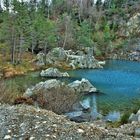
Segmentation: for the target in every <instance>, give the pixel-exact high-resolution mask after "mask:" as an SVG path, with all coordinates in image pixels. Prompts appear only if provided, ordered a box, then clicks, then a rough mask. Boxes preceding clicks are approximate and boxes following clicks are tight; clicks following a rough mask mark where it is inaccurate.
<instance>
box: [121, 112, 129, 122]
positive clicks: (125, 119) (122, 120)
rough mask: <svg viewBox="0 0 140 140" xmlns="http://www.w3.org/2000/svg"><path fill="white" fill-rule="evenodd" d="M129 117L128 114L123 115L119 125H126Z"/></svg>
mask: <svg viewBox="0 0 140 140" xmlns="http://www.w3.org/2000/svg"><path fill="white" fill-rule="evenodd" d="M129 117H130V113H125V114H124V115H123V116H122V117H121V120H120V123H121V125H122V124H126V123H128V119H129Z"/></svg>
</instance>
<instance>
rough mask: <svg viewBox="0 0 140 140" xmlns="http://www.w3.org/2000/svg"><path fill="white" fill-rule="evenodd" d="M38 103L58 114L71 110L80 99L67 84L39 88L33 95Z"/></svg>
mask: <svg viewBox="0 0 140 140" xmlns="http://www.w3.org/2000/svg"><path fill="white" fill-rule="evenodd" d="M31 98H32V99H33V100H34V101H35V102H37V104H38V105H39V106H40V107H42V108H45V109H47V110H51V111H53V112H55V113H57V114H62V113H66V112H69V111H70V110H71V109H72V105H73V104H74V103H75V102H76V101H77V100H78V95H76V93H75V92H74V90H72V89H70V88H69V87H67V86H61V87H57V88H52V89H50V90H47V91H45V90H43V89H42V90H39V91H37V93H36V94H34V95H33V96H32V97H31Z"/></svg>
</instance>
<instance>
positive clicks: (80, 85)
mask: <svg viewBox="0 0 140 140" xmlns="http://www.w3.org/2000/svg"><path fill="white" fill-rule="evenodd" d="M68 86H69V87H70V88H73V89H74V90H75V91H76V92H80V93H81V92H82V93H87V92H88V93H89V92H97V89H96V88H95V87H94V86H93V85H92V84H91V83H90V82H89V81H88V80H87V79H84V78H83V79H82V80H81V81H79V80H76V81H74V82H72V83H70V84H68Z"/></svg>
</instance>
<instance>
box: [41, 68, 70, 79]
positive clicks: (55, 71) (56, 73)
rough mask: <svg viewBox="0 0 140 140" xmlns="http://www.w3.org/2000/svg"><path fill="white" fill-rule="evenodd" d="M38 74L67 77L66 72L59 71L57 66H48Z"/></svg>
mask: <svg viewBox="0 0 140 140" xmlns="http://www.w3.org/2000/svg"><path fill="white" fill-rule="evenodd" d="M40 75H41V76H42V77H69V74H68V73H67V72H60V71H59V70H58V69H57V68H48V69H46V70H42V71H41V73H40Z"/></svg>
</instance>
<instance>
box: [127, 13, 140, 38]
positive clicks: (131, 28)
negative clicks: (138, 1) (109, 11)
mask: <svg viewBox="0 0 140 140" xmlns="http://www.w3.org/2000/svg"><path fill="white" fill-rule="evenodd" d="M139 25H140V13H136V14H135V15H133V16H132V17H131V18H130V19H129V21H128V22H127V29H126V35H127V36H129V35H133V34H139V33H140V27H139Z"/></svg>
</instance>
